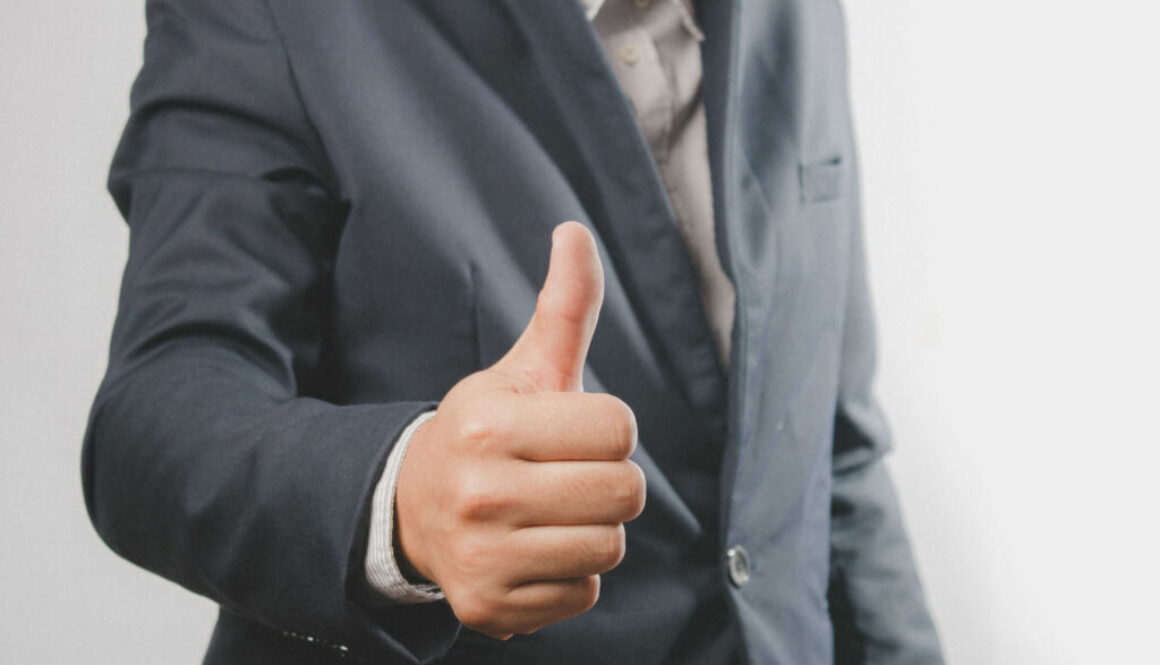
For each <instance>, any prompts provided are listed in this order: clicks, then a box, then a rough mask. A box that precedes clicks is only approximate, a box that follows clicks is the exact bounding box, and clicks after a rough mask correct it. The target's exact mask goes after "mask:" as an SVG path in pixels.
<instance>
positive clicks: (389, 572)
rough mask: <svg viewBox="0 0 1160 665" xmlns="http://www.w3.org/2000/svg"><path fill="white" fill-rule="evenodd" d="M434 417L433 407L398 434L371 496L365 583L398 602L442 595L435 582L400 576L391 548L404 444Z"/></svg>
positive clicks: (405, 602) (431, 598) (425, 599)
mask: <svg viewBox="0 0 1160 665" xmlns="http://www.w3.org/2000/svg"><path fill="white" fill-rule="evenodd" d="M434 416H435V411H434V409H432V410H431V411H427V412H424V413H422V414H420V415H419V416H417V417H416V418H415V419H414V420H412V421H411V424H409V425H407V427H406V429H404V430H403V432H402V433H401V434H399V438H398V440H397V441H395V447H394V448H393V449H392V450H391V454H390V455H389V456H388V457H387V464H386V467H384V468H383V475H382V476H380V477H379V482H378V484H377V485H375V494H374V496H373V497H372V499H371V532H370V540H369V542H368V543H367V559H366V574H367V582H368V583H369V584H370V585H371V588H372V589H374V590H375V591H377V592H379V593H380V594H382V595H383V596H384V597H385V598H386V599H387V600H389V601H392V602H395V603H399V604H413V603H429V602H432V601H436V600H441V599H442V598H443V592H442V591H440V590H439V587H438V586H437V585H435V584H412V583H411V582H409V581H407V578H406V577H403V572H402V571H401V570H400V569H399V564H398V559H397V558H396V556H395V547H394V526H395V525H394V521H395V487H396V486H397V485H398V481H399V469H401V468H402V467H403V457H404V456H405V455H406V454H407V446H409V445H410V444H411V438H412V437H413V436H414V435H415V431H416V430H418V429H419V427H420V426H422V425H423V424H424V423H426V422H427V421H428V420H431V418H433V417H434Z"/></svg>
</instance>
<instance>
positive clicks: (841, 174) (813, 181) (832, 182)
mask: <svg viewBox="0 0 1160 665" xmlns="http://www.w3.org/2000/svg"><path fill="white" fill-rule="evenodd" d="M845 179H846V161H845V160H844V159H842V157H840V156H839V157H832V158H830V159H826V160H823V161H820V162H814V163H812V164H802V165H800V166H798V185H799V188H800V189H801V196H802V202H803V203H825V202H826V201H833V200H836V199H838V198H841V196H842V191H843V189H844V186H845Z"/></svg>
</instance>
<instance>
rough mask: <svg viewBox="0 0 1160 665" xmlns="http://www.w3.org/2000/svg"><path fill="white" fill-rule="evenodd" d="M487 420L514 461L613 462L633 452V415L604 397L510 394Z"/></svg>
mask: <svg viewBox="0 0 1160 665" xmlns="http://www.w3.org/2000/svg"><path fill="white" fill-rule="evenodd" d="M489 418H491V419H493V421H492V422H493V423H494V426H493V427H492V432H493V433H494V435H495V436H497V437H502V441H501V442H499V443H500V445H502V448H503V450H504V451H505V452H507V453H508V454H509V455H511V456H513V457H517V458H519V459H524V460H533V461H541V462H558V461H566V460H606V461H616V460H623V459H627V458H628V457H629V455H631V454H632V452H633V450H635V448H636V439H637V429H636V416H635V415H634V414H633V412H632V409H631V408H629V406H628V405H627V404H625V403H624V402H623V401H621V400H620V399H618V398H616V397H614V396H612V395H609V394H606V393H557V392H542V393H534V394H519V395H515V394H513V395H511V398H510V401H505V403H504V405H503V408H496V409H493V410H492V413H491V414H490V416H489Z"/></svg>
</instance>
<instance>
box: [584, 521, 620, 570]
mask: <svg viewBox="0 0 1160 665" xmlns="http://www.w3.org/2000/svg"><path fill="white" fill-rule="evenodd" d="M598 534H599V535H597V536H595V537H594V538H593V543H592V544H591V548H592V557H593V560H594V561H595V563H596V564H597V565H599V566H600V567H601V568H602V569H604V570H611V569H613V568H615V567H616V566H618V565H620V562H621V561H622V560H624V550H625V544H624V527H623V526H621V525H619V524H618V525H616V526H615V527H607V528H603V529H600V531H599V532H598Z"/></svg>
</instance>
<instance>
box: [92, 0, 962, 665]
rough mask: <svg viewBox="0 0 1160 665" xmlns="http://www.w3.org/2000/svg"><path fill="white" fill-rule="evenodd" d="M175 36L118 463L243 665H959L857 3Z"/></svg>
mask: <svg viewBox="0 0 1160 665" xmlns="http://www.w3.org/2000/svg"><path fill="white" fill-rule="evenodd" d="M148 18H149V37H148V39H147V42H146V49H145V64H144V67H143V69H142V71H141V74H140V76H139V78H138V80H137V83H136V84H135V86H134V93H133V111H132V116H131V118H130V121H129V124H128V126H127V128H126V131H125V135H124V137H123V139H122V142H121V145H120V147H119V149H118V152H117V156H116V158H115V160H114V164H113V168H112V172H111V175H110V189H111V192H112V193H113V196H114V197H115V199H116V201H117V203H118V205H119V207H120V209H121V211H122V213H123V214H124V215H125V216H126V219H127V220H128V223H129V226H130V229H131V247H130V258H129V262H128V266H127V267H126V271H125V278H124V284H123V288H122V294H121V307H120V311H119V315H118V320H117V324H116V327H115V330H114V333H113V341H112V351H111V354H110V365H109V371H108V374H107V376H106V379H105V381H104V383H103V384H102V387H101V390H100V392H99V394H98V396H97V399H96V403H95V405H94V407H93V413H92V418H91V421H90V427H89V433H88V435H87V438H86V449H85V457H84V479H85V483H86V500H87V502H88V505H89V510H90V514H91V516H92V519H93V521H94V524H95V525H96V527H97V529H98V531H99V532H100V534H101V535H102V537H103V538H104V539H105V540H106V541H107V542H108V543H109V545H110V546H111V547H112V548H113V549H114V550H116V551H117V552H118V553H120V554H122V555H123V556H125V557H126V558H128V559H129V560H131V561H134V562H136V563H138V564H140V565H142V566H144V567H146V568H148V569H150V570H153V571H155V572H157V573H159V574H161V575H164V576H165V577H167V578H169V579H172V580H174V581H176V582H178V583H180V584H182V585H184V586H186V587H188V588H190V589H192V590H193V591H195V592H197V593H200V594H203V595H206V596H208V597H209V598H212V599H213V600H214V601H216V602H218V603H219V604H220V605H221V608H222V609H221V615H220V619H219V622H218V626H217V629H216V630H215V633H214V637H213V640H212V642H211V645H210V648H209V653H208V654H207V656H206V662H207V663H262V662H271V663H273V662H277V663H326V662H332V661H335V662H337V661H340V660H344V659H346V660H354V661H356V662H367V663H396V662H398V663H406V662H423V663H426V662H441V663H480V662H484V663H486V662H504V663H590V662H599V663H735V662H736V663H741V662H751V663H774V664H787V665H788V664H794V665H798V664H815V663H818V664H820V663H830V662H834V661H835V660H836V661H837V662H842V663H899V664H901V663H937V662H941V657H940V655H939V649H938V644H937V639H936V637H935V634H934V630H933V627H932V626H931V623H930V620H929V618H928V615H927V612H926V609H925V607H924V603H923V600H922V594H921V589H920V586H919V584H918V581H917V578H916V576H915V573H914V568H913V563H912V561H911V557H910V553H909V548H908V545H907V542H906V538H905V535H904V533H903V530H902V526H901V523H900V519H899V515H898V509H897V506H896V502H895V499H894V497H893V494H892V491H891V488H890V483H889V480H888V478H887V476H886V473H885V470H884V468H883V466H882V464H881V462H880V459H881V457H882V455H883V453H884V452H885V449H886V446H887V440H886V433H885V428H884V425H883V422H882V420H881V417H880V415H879V413H878V411H877V409H876V407H875V405H874V403H873V400H872V398H871V395H870V383H871V379H872V374H873V364H874V354H873V334H872V329H871V328H872V322H871V316H870V311H869V297H868V294H867V292H866V285H865V276H864V267H863V251H862V243H861V238H860V228H859V219H858V207H857V179H856V172H855V168H854V156H855V155H854V146H853V142H852V136H851V133H850V129H849V111H848V108H847V101H846V82H845V75H844V67H845V64H844V60H845V53H844V48H843V45H842V30H843V28H842V18H841V14H840V8H839V6H838V4H837V2H836V0H786V1H774V0H732V1H731V0H705V1H704V2H702V3H699V4H697V6H696V7H693V6H691V5H690V4H688V3H685V2H683V1H678V0H651V2H650V1H649V0H632V1H631V2H629V1H628V0H607V2H606V3H603V5H601V4H600V3H590V4H588V5H586V6H581V5H580V4H578V3H577V2H576V0H535V1H529V0H486V1H485V0H480V1H477V2H462V1H460V0H396V1H393V2H345V3H308V2H300V1H297V0H269V1H268V2H257V1H255V2H246V3H232V2H225V1H224V0H155V1H151V2H149V3H148ZM702 40H703V41H702ZM702 65H703V67H702ZM565 219H573V220H578V223H569V224H563V225H558V223H559V222H560V221H561V220H565ZM545 273H546V275H547V276H546V278H545V277H544V275H545ZM541 283H542V288H541ZM537 290H538V294H539V295H538V297H537ZM582 390H584V391H587V392H582ZM646 488H647V490H646ZM646 492H647V501H646V499H645V495H646ZM646 503H647V508H646V507H645V505H646Z"/></svg>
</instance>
